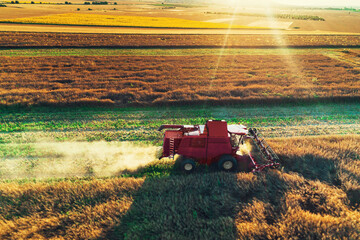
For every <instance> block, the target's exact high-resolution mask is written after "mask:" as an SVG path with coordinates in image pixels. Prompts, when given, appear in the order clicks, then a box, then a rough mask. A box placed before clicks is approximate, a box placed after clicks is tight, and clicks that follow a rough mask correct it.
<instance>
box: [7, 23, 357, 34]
mask: <svg viewBox="0 0 360 240" xmlns="http://www.w3.org/2000/svg"><path fill="white" fill-rule="evenodd" d="M10 31H11V32H12V31H16V32H62V33H122V34H304V35H306V34H314V31H298V30H244V29H233V30H228V29H169V28H131V27H87V26H53V25H34V24H9V23H1V24H0V32H10ZM315 33H316V35H329V34H330V35H338V34H341V35H360V33H351V32H349V33H346V32H341V33H340V32H335V31H316V32H315Z"/></svg>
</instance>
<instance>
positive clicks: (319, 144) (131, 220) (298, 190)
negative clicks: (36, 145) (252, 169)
mask: <svg viewBox="0 0 360 240" xmlns="http://www.w3.org/2000/svg"><path fill="white" fill-rule="evenodd" d="M359 140H360V138H359V136H357V135H348V136H341V137H340V136H327V137H301V138H278V139H273V140H271V141H270V143H271V145H272V146H273V148H274V149H276V151H277V152H278V154H279V156H280V158H281V164H282V166H283V168H282V169H279V170H269V171H268V172H266V173H262V174H253V173H220V172H211V171H206V170H198V171H197V172H195V173H194V174H191V175H183V174H179V173H177V172H176V171H173V170H172V164H173V163H172V162H169V161H163V162H160V163H156V164H155V165H154V163H152V164H149V165H148V167H150V166H153V167H154V166H156V165H158V166H159V164H160V165H163V168H164V169H165V168H167V169H168V170H166V171H169V175H167V176H166V177H165V176H164V177H160V178H157V177H147V178H144V177H138V178H132V177H130V178H122V177H113V178H99V179H95V178H83V179H58V180H47V181H25V182H19V181H10V182H8V181H3V182H2V183H1V185H0V191H1V195H0V197H1V201H0V206H1V208H0V238H1V239H189V238H191V239H290V238H292V239H358V238H359V237H360V231H359V230H360V212H359V201H358V199H359V196H360V195H359V194H360V187H359V182H360V165H359V163H360V162H359V156H360V152H359V148H358V147H357V145H358V143H359ZM137 171H138V172H141V171H142V169H138V170H137Z"/></svg>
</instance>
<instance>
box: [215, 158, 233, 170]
mask: <svg viewBox="0 0 360 240" xmlns="http://www.w3.org/2000/svg"><path fill="white" fill-rule="evenodd" d="M218 167H219V169H220V170H221V171H226V172H232V171H235V170H236V169H237V162H236V159H235V158H234V157H232V156H230V155H224V156H222V157H221V158H220V160H219V162H218Z"/></svg>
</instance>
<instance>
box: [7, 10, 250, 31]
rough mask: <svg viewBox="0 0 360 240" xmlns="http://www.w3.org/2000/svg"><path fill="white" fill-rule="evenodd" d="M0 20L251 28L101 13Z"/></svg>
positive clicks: (75, 23) (97, 24)
mask: <svg viewBox="0 0 360 240" xmlns="http://www.w3.org/2000/svg"><path fill="white" fill-rule="evenodd" d="M0 22H7V23H30V24H55V25H85V26H120V27H155V28H251V27H247V26H240V25H229V24H224V23H209V22H200V21H192V20H185V19H179V18H165V17H141V16H113V15H99V14H78V13H66V14H56V15H49V16H40V17H29V18H16V19H3V20H0Z"/></svg>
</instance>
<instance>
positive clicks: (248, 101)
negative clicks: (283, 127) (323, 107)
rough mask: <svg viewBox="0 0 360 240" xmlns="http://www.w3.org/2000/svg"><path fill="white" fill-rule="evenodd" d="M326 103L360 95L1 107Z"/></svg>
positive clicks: (355, 99) (349, 100)
mask: <svg viewBox="0 0 360 240" xmlns="http://www.w3.org/2000/svg"><path fill="white" fill-rule="evenodd" d="M326 103H360V96H344V97H342V96H336V97H316V98H260V99H236V100H234V99H229V100H227V99H225V100H212V99H210V100H183V101H179V100H177V101H157V102H153V103H138V102H137V103H119V102H114V103H111V102H107V101H106V102H102V101H95V100H94V101H76V102H68V103H59V102H57V103H50V102H41V103H37V104H26V103H21V104H11V105H7V104H1V103H0V110H1V109H7V110H11V109H21V108H31V107H59V108H67V107H109V108H112V107H114V108H129V107H130V108H133V107H135V108H137V107H181V106H198V105H202V106H206V105H211V106H227V107H231V106H236V105H239V104H246V106H248V107H249V106H269V107H271V106H279V105H288V104H289V105H294V106H299V105H312V104H326Z"/></svg>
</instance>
